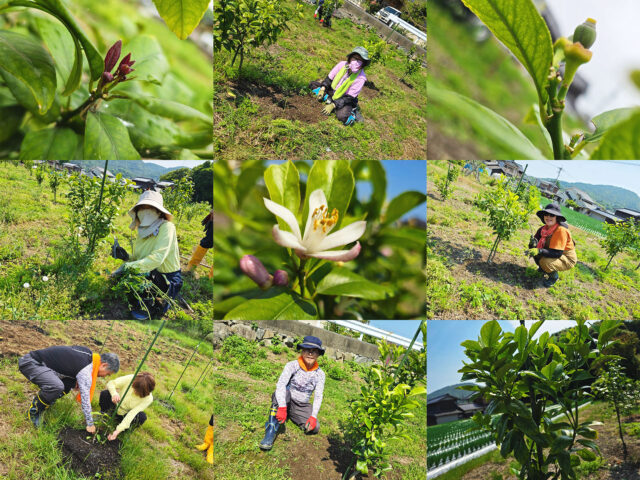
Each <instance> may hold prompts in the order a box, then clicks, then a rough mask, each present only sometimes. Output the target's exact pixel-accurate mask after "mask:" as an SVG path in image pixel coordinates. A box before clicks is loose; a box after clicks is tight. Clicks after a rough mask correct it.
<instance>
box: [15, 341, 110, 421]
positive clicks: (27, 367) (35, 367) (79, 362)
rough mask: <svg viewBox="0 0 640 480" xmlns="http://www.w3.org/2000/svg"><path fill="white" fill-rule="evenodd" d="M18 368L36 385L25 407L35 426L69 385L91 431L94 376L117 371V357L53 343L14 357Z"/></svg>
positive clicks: (104, 375)
mask: <svg viewBox="0 0 640 480" xmlns="http://www.w3.org/2000/svg"><path fill="white" fill-rule="evenodd" d="M18 368H19V369H20V372H21V373H22V374H23V375H24V376H25V377H26V378H27V379H28V380H29V381H30V382H32V383H35V384H36V385H38V386H39V387H40V392H38V394H37V395H36V396H35V397H34V398H33V400H32V402H31V406H30V407H29V410H27V417H28V418H29V420H31V422H33V424H34V425H35V426H36V427H40V425H41V424H42V416H43V415H44V411H45V410H46V409H47V408H49V407H50V406H51V405H53V404H54V403H55V401H56V400H58V399H59V398H60V397H62V396H63V395H66V394H67V393H69V391H70V390H71V389H72V388H77V389H78V390H79V393H78V395H77V396H76V400H77V401H78V402H80V404H81V405H82V413H83V414H84V417H85V420H86V422H87V427H86V429H87V432H89V433H95V432H96V427H95V425H94V423H93V416H92V415H91V400H92V399H93V392H94V391H95V388H96V379H97V378H98V377H106V376H107V375H111V374H113V373H117V372H118V370H120V359H119V358H118V355H116V354H115V353H103V354H102V355H98V354H97V353H93V352H91V350H89V349H88V348H87V347H81V346H73V347H65V346H57V347H49V348H43V349H42V350H33V351H31V352H29V353H27V354H26V355H24V356H22V357H20V360H18Z"/></svg>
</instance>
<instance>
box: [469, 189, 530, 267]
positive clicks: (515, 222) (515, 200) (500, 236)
mask: <svg viewBox="0 0 640 480" xmlns="http://www.w3.org/2000/svg"><path fill="white" fill-rule="evenodd" d="M516 192H519V193H516ZM516 192H514V191H512V190H511V189H510V188H509V184H508V181H506V180H505V179H504V178H501V179H500V180H498V182H497V184H496V185H495V187H494V188H490V189H486V190H484V191H483V192H481V193H480V194H478V196H477V197H476V199H475V202H474V204H475V205H476V207H478V208H479V209H480V210H482V211H483V212H485V213H486V214H487V223H488V225H489V226H490V227H491V228H492V229H493V232H494V233H495V234H496V239H495V241H494V242H493V246H492V247H491V251H490V252H489V256H488V257H487V262H490V261H491V260H492V258H493V257H494V256H495V253H496V251H497V250H498V244H499V243H500V241H502V240H509V239H510V238H511V237H512V236H513V235H514V234H515V233H516V232H517V231H518V230H519V229H520V228H522V227H524V226H525V225H526V224H527V222H528V221H529V216H530V215H531V213H532V212H534V211H535V210H536V209H538V208H540V191H539V190H538V189H537V187H535V186H533V185H528V186H524V185H522V184H520V185H518V187H516Z"/></svg>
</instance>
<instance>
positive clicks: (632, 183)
mask: <svg viewBox="0 0 640 480" xmlns="http://www.w3.org/2000/svg"><path fill="white" fill-rule="evenodd" d="M517 163H519V164H520V165H522V166H523V167H524V166H525V165H529V166H528V168H527V175H531V176H533V177H538V178H544V177H547V178H554V179H555V178H556V177H557V176H558V168H562V171H561V172H560V180H564V181H565V182H582V183H590V184H593V185H613V186H615V187H621V188H626V189H627V190H631V191H632V192H635V193H636V194H637V195H638V196H640V180H639V179H640V161H638V160H610V161H607V160H604V161H596V160H569V161H565V160H529V161H525V160H518V161H517Z"/></svg>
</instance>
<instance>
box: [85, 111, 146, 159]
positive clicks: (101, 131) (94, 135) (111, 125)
mask: <svg viewBox="0 0 640 480" xmlns="http://www.w3.org/2000/svg"><path fill="white" fill-rule="evenodd" d="M84 156H85V158H91V159H94V160H138V159H139V158H140V154H139V153H138V152H137V150H136V149H135V148H133V145H132V144H131V140H130V139H129V132H128V131H127V127H125V126H124V124H123V123H122V121H121V120H120V119H119V118H117V117H114V116H113V115H107V114H105V113H100V112H95V113H94V112H89V113H88V114H87V124H86V126H85V134H84Z"/></svg>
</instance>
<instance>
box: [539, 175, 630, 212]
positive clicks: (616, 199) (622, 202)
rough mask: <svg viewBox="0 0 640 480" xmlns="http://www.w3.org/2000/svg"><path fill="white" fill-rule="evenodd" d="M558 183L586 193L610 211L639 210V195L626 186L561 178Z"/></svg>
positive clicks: (550, 179) (552, 180)
mask: <svg viewBox="0 0 640 480" xmlns="http://www.w3.org/2000/svg"><path fill="white" fill-rule="evenodd" d="M541 180H546V181H547V182H555V179H554V178H542V179H541ZM560 185H561V187H562V188H565V189H566V188H571V187H575V188H578V189H580V190H582V191H583V192H585V193H587V194H588V195H589V196H590V197H591V198H592V199H593V201H594V202H596V203H598V204H600V205H602V206H603V207H606V208H608V209H609V210H612V211H613V210H615V209H616V208H630V209H632V210H637V211H640V196H638V194H637V193H635V192H632V191H631V190H627V189H626V188H621V187H614V186H613V185H593V184H591V183H582V182H563V181H562V180H560Z"/></svg>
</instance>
